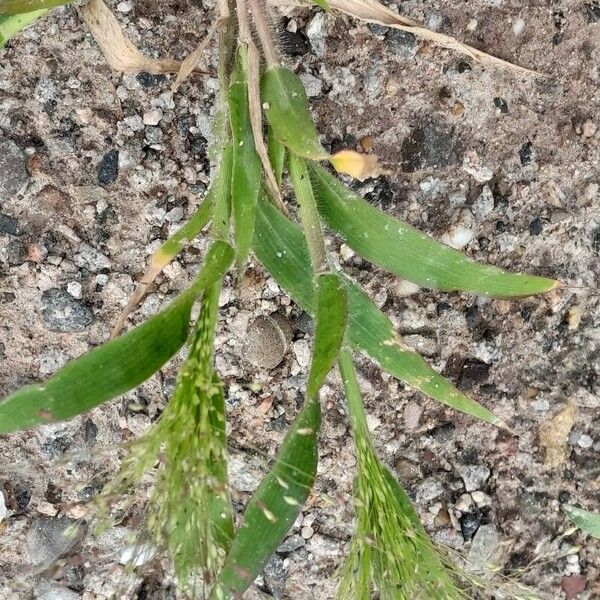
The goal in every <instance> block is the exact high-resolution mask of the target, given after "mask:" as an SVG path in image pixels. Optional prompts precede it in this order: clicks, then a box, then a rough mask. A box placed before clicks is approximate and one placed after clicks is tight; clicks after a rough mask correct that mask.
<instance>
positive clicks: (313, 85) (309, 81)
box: [300, 73, 323, 98]
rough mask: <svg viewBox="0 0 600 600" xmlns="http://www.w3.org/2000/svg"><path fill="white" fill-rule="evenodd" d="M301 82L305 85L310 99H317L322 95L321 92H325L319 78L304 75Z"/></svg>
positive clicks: (301, 76)
mask: <svg viewBox="0 0 600 600" xmlns="http://www.w3.org/2000/svg"><path fill="white" fill-rule="evenodd" d="M300 80H301V81H302V83H303V84H304V89H305V90H306V95H307V96H308V97H309V98H316V97H317V96H320V95H321V92H322V91H323V82H322V81H321V80H320V79H319V78H317V77H315V76H314V75H311V74H310V73H302V75H300Z"/></svg>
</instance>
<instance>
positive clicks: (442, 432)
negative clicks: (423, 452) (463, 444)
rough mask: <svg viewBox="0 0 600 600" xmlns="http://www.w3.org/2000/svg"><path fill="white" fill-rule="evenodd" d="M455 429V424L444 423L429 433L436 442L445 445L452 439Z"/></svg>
mask: <svg viewBox="0 0 600 600" xmlns="http://www.w3.org/2000/svg"><path fill="white" fill-rule="evenodd" d="M455 429H456V427H455V425H454V423H451V422H448V423H442V425H438V426H437V427H434V428H433V429H432V430H431V431H429V435H431V436H433V438H434V439H435V441H436V442H438V443H439V444H445V443H446V442H447V441H449V440H450V439H451V438H452V436H453V435H454V430H455Z"/></svg>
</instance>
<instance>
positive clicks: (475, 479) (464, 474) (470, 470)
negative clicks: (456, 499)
mask: <svg viewBox="0 0 600 600" xmlns="http://www.w3.org/2000/svg"><path fill="white" fill-rule="evenodd" d="M456 470H457V471H458V474H459V475H460V476H461V478H462V480H463V481H464V483H465V490H467V492H473V491H475V490H479V489H481V488H482V487H483V485H484V483H485V482H486V481H487V480H488V479H489V477H490V475H491V471H490V470H489V469H488V468H487V467H486V466H485V465H457V466H456Z"/></svg>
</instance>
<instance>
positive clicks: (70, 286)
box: [67, 281, 82, 300]
mask: <svg viewBox="0 0 600 600" xmlns="http://www.w3.org/2000/svg"><path fill="white" fill-rule="evenodd" d="M67 292H69V294H71V296H73V298H77V300H81V293H82V289H81V283H79V281H69V283H67Z"/></svg>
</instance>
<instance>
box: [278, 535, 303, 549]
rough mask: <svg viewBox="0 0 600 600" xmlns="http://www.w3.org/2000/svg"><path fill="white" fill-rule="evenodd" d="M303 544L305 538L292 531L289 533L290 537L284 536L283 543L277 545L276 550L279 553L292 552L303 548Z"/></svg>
mask: <svg viewBox="0 0 600 600" xmlns="http://www.w3.org/2000/svg"><path fill="white" fill-rule="evenodd" d="M305 545H306V541H305V539H304V538H303V537H302V536H301V535H298V534H297V533H294V534H293V535H290V537H288V538H286V539H285V540H284V541H283V543H281V544H280V545H279V547H278V548H277V552H278V553H279V554H289V553H290V552H294V551H295V550H299V549H300V548H304V546H305Z"/></svg>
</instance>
